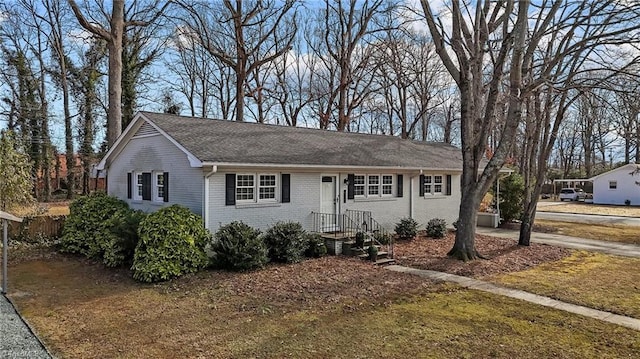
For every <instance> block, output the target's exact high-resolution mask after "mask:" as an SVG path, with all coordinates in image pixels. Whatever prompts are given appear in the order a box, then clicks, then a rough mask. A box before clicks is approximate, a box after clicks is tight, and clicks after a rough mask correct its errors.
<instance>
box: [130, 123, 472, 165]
mask: <svg viewBox="0 0 640 359" xmlns="http://www.w3.org/2000/svg"><path fill="white" fill-rule="evenodd" d="M141 114H142V115H143V116H144V117H145V118H147V119H148V120H150V121H152V122H153V123H154V124H155V125H156V126H158V127H159V128H160V129H162V130H163V131H164V132H166V133H167V134H168V135H169V136H171V137H172V138H173V139H174V140H176V141H177V142H178V143H179V144H180V145H182V146H183V147H184V148H186V149H187V150H188V151H189V152H191V154H193V155H194V156H196V157H197V158H198V159H199V160H200V161H202V162H223V163H238V164H247V163H250V164H282V165H318V166H358V167H406V168H420V169H459V170H462V154H461V152H460V149H458V148H455V147H453V146H450V145H447V144H442V143H427V142H418V141H410V140H403V139H400V138H398V137H395V136H385V135H368V134H360V133H345V132H334V131H325V130H318V129H311V128H301V127H288V126H277V125H265V124H257V123H247V122H236V121H224V120H212V119H204V118H196V117H185V116H176V115H168V114H162V113H152V112H141Z"/></svg>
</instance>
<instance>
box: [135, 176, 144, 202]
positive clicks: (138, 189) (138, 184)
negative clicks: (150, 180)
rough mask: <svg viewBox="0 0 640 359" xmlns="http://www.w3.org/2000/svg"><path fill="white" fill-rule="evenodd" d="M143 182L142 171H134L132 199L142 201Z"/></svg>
mask: <svg viewBox="0 0 640 359" xmlns="http://www.w3.org/2000/svg"><path fill="white" fill-rule="evenodd" d="M143 183H144V180H143V179H142V172H135V173H134V176H133V199H134V200H137V201H142V193H143V189H142V187H143Z"/></svg>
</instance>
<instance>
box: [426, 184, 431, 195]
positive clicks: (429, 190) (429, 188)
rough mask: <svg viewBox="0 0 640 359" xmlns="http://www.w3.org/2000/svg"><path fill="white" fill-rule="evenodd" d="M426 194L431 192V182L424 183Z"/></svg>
mask: <svg viewBox="0 0 640 359" xmlns="http://www.w3.org/2000/svg"><path fill="white" fill-rule="evenodd" d="M424 194H431V185H430V184H425V185H424Z"/></svg>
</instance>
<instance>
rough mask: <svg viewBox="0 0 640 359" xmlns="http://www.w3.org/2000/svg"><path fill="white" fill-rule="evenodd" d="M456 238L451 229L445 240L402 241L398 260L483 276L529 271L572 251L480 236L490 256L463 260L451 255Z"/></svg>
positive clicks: (479, 246) (479, 242)
mask: <svg viewBox="0 0 640 359" xmlns="http://www.w3.org/2000/svg"><path fill="white" fill-rule="evenodd" d="M454 240H455V233H452V232H449V233H447V234H446V235H445V237H444V238H442V239H433V238H429V237H426V236H424V235H419V236H418V237H416V238H415V239H413V240H410V241H398V242H396V244H395V246H394V252H395V259H396V261H398V263H399V264H401V265H404V266H407V267H413V268H419V269H430V270H434V271H440V272H447V273H452V274H457V275H462V276H467V277H475V278H479V277H484V276H487V275H492V274H499V273H509V272H516V271H521V270H525V269H528V268H531V267H534V266H536V265H538V264H541V263H545V262H552V261H556V260H559V259H562V258H564V257H567V256H569V255H570V253H571V251H570V250H568V249H564V248H559V247H554V246H549V245H544V244H538V243H531V245H530V246H528V247H525V246H519V245H518V243H517V242H515V241H514V240H512V239H505V238H495V237H490V236H483V235H476V249H477V250H478V252H479V253H480V254H482V255H483V256H485V257H487V258H488V259H480V260H474V261H469V262H463V261H461V260H458V259H454V258H449V257H447V252H449V250H450V249H451V248H452V247H453V243H454Z"/></svg>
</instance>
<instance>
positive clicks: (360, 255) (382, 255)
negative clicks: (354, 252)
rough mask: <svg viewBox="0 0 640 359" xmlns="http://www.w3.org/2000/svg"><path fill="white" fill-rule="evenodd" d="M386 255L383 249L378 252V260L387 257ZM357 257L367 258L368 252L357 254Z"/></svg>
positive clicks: (387, 254)
mask: <svg viewBox="0 0 640 359" xmlns="http://www.w3.org/2000/svg"><path fill="white" fill-rule="evenodd" d="M388 256H389V253H388V252H384V251H379V252H378V260H381V259H387V257H388ZM358 258H360V259H362V260H369V253H364V254H359V255H358Z"/></svg>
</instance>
